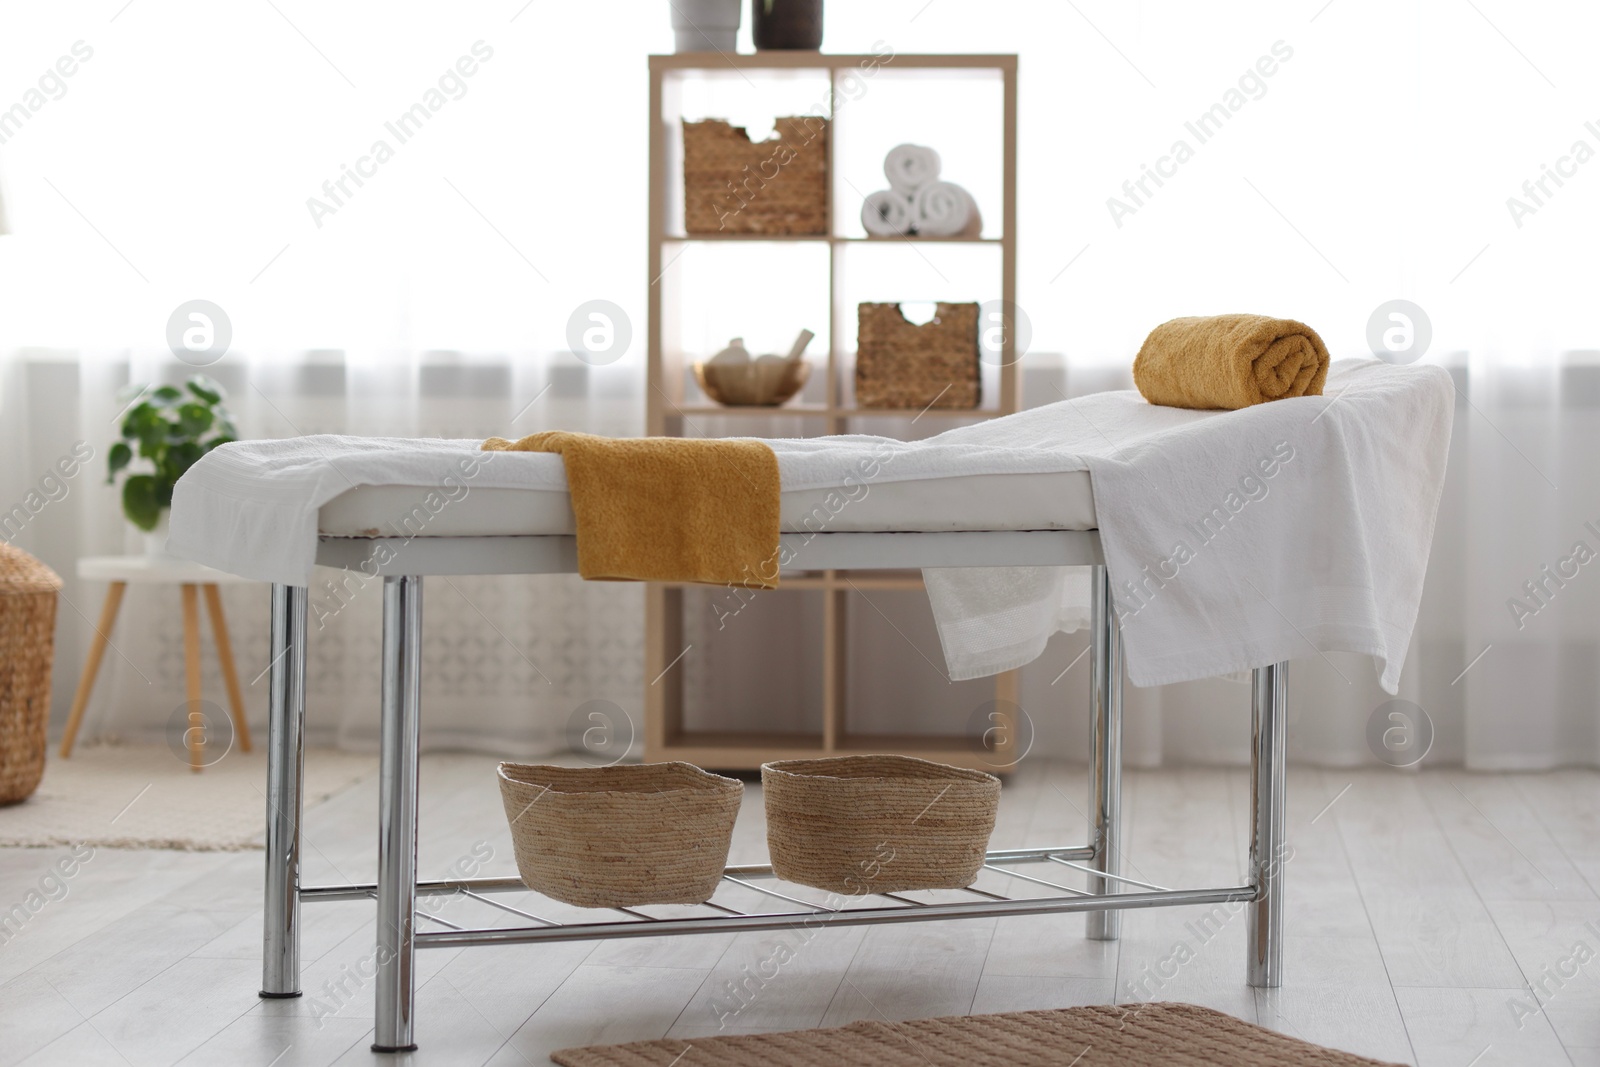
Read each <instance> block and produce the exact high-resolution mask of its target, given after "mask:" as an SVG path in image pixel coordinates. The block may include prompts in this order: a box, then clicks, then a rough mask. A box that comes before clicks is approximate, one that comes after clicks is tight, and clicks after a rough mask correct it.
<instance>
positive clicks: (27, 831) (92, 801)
mask: <svg viewBox="0 0 1600 1067" xmlns="http://www.w3.org/2000/svg"><path fill="white" fill-rule="evenodd" d="M377 771H378V758H377V757H376V756H368V755H360V754H354V753H349V752H334V751H328V750H323V749H313V750H309V751H307V752H306V791H305V803H306V806H307V807H310V806H311V805H312V804H315V803H317V802H318V801H320V800H325V799H327V798H328V797H331V796H333V795H334V794H335V793H338V792H341V791H342V790H344V789H347V788H349V787H350V786H351V785H353V784H355V783H356V782H358V781H360V780H361V779H363V778H366V777H370V776H372V775H375V774H377ZM266 787H267V754H266V752H265V750H264V749H263V748H262V745H261V744H260V743H259V742H258V743H257V745H256V750H255V751H254V752H251V753H248V754H246V753H243V752H238V751H232V752H229V753H228V754H227V755H226V756H224V757H222V758H221V759H220V760H218V761H217V762H216V763H215V764H213V765H211V766H209V767H207V768H205V770H203V771H201V772H200V773H199V774H195V773H194V772H193V771H191V770H189V767H188V765H187V764H186V763H184V762H183V761H182V759H181V758H180V756H179V755H177V754H174V753H173V752H172V751H171V750H170V749H168V748H167V747H166V746H165V745H159V744H156V745H131V744H130V745H93V746H91V745H80V746H78V747H77V748H76V749H74V750H73V753H72V758H70V759H61V758H59V757H58V756H56V755H55V753H54V752H52V753H51V755H50V762H49V763H48V764H46V766H45V771H44V780H43V781H42V782H40V783H39V789H38V792H36V793H34V794H33V796H31V797H29V798H28V799H27V800H25V801H23V802H22V803H20V804H12V805H9V806H7V807H0V846H4V845H12V846H43V847H54V846H58V845H78V844H87V845H95V846H97V847H102V848H171V849H182V850H184V851H190V852H209V851H238V850H242V849H251V848H260V847H261V845H262V842H261V836H262V833H263V829H264V827H265V824H266V810H267V800H266V795H265V790H266Z"/></svg>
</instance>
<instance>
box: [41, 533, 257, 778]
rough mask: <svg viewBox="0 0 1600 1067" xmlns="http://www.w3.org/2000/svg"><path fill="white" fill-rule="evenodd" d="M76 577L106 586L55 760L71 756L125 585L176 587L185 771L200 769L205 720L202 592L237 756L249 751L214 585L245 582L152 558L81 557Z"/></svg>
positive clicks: (240, 697)
mask: <svg viewBox="0 0 1600 1067" xmlns="http://www.w3.org/2000/svg"><path fill="white" fill-rule="evenodd" d="M78 577H79V578H82V579H84V580H86V581H102V582H110V583H111V585H110V587H109V588H108V589H107V590H106V600H105V604H104V605H103V606H102V607H101V609H100V622H99V624H98V625H97V626H96V627H95V631H94V640H93V642H91V643H90V645H89V656H88V658H87V659H86V660H84V663H83V675H82V676H81V677H80V678H79V679H78V691H77V694H76V695H74V696H73V698H72V712H71V714H70V715H68V716H67V731H66V733H65V734H63V735H62V738H61V757H62V758H63V759H65V758H67V757H68V756H70V755H72V744H73V742H74V741H75V740H76V739H77V736H78V725H79V723H81V722H82V721H83V710H84V708H85V707H87V706H88V704H89V694H90V693H92V692H93V691H94V679H95V675H96V674H98V673H99V672H100V660H101V659H102V658H103V657H104V656H105V652H106V645H107V643H108V642H109V641H110V638H111V629H112V627H114V626H115V625H116V624H117V609H119V608H120V607H121V606H122V594H123V593H125V592H126V591H127V588H128V583H129V582H138V583H147V584H159V583H165V584H176V585H178V586H180V587H181V589H182V592H183V659H184V668H185V673H186V675H187V683H188V684H187V690H188V691H187V694H186V696H187V698H188V703H189V729H188V730H187V731H186V732H185V741H186V742H187V744H188V749H189V767H190V769H191V770H194V771H199V770H200V769H201V767H203V766H204V763H203V762H202V757H203V755H204V753H205V743H206V741H205V719H204V717H203V716H202V715H201V713H200V606H199V600H198V596H197V593H198V591H199V590H204V591H205V595H206V607H207V608H208V609H209V611H210V613H211V629H212V632H213V633H214V634H215V635H216V639H217V659H218V661H219V662H220V664H221V666H222V680H223V681H224V682H225V683H226V684H227V687H228V701H229V703H230V704H231V705H232V706H231V708H230V711H231V713H232V715H233V728H234V731H235V732H236V733H237V734H238V736H239V748H240V750H241V751H244V752H249V751H250V727H249V724H247V723H246V722H245V717H244V696H243V694H242V692H241V691H240V689H239V675H238V672H237V671H235V670H234V665H233V645H232V644H231V642H229V640H228V623H227V621H226V620H225V619H224V618H223V616H222V597H221V596H220V595H219V594H218V592H217V586H219V585H221V584H223V583H228V584H233V583H236V582H247V581H249V579H247V578H240V577H239V576H238V575H234V574H227V573H224V572H223V571H219V570H213V569H212V568H210V567H206V566H202V565H201V564H199V563H190V562H189V561H188V560H183V559H176V558H169V557H152V556H86V557H84V558H83V559H80V560H79V561H78Z"/></svg>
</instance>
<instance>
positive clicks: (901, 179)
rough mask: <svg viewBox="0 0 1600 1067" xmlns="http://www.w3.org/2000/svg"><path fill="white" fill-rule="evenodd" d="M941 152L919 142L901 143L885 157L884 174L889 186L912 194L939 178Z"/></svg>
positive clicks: (906, 194) (903, 193)
mask: <svg viewBox="0 0 1600 1067" xmlns="http://www.w3.org/2000/svg"><path fill="white" fill-rule="evenodd" d="M939 166H940V163H939V153H938V152H935V151H934V150H933V149H931V148H927V147H925V146H923V145H919V144H900V145H895V146H894V147H893V148H891V149H889V154H888V155H887V156H885V157H884V158H883V176H884V177H885V178H888V179H889V188H891V189H893V190H894V191H895V192H897V193H899V194H901V195H902V196H907V197H909V196H911V195H912V194H913V193H915V192H916V191H917V190H918V189H921V188H922V187H923V186H925V185H928V184H930V183H931V182H936V181H938V180H939Z"/></svg>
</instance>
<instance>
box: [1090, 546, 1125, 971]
mask: <svg viewBox="0 0 1600 1067" xmlns="http://www.w3.org/2000/svg"><path fill="white" fill-rule="evenodd" d="M1091 573H1092V574H1093V578H1091V579H1090V580H1091V581H1092V582H1093V583H1094V590H1093V592H1092V593H1091V602H1092V616H1093V620H1094V621H1093V623H1092V627H1093V636H1092V638H1091V640H1092V641H1093V646H1092V647H1093V652H1091V653H1090V655H1091V657H1092V659H1091V663H1090V666H1089V678H1090V683H1089V685H1090V688H1091V690H1092V691H1093V692H1092V696H1091V700H1090V708H1089V720H1090V724H1089V759H1090V761H1091V762H1092V763H1093V764H1094V775H1093V780H1092V781H1091V784H1090V796H1089V803H1090V812H1089V816H1090V818H1091V819H1092V820H1093V822H1094V825H1092V826H1091V827H1090V828H1089V831H1090V834H1091V835H1092V840H1091V844H1093V845H1094V857H1093V858H1092V859H1090V861H1089V865H1090V866H1092V867H1094V868H1095V869H1096V870H1100V871H1104V872H1106V873H1107V874H1113V875H1115V874H1121V873H1122V632H1121V631H1120V630H1119V629H1118V628H1117V609H1116V602H1115V598H1114V597H1113V596H1112V593H1111V580H1110V577H1109V576H1108V574H1107V572H1106V569H1105V567H1103V566H1102V567H1094V568H1092V569H1091ZM1088 885H1089V892H1091V893H1115V892H1117V883H1116V882H1115V881H1113V880H1112V879H1110V878H1102V877H1100V876H1098V875H1092V874H1091V875H1090V876H1089V883H1088ZM1086 914H1087V917H1088V923H1087V928H1086V935H1085V936H1087V937H1089V938H1090V939H1091V940H1095V941H1115V940H1117V938H1118V937H1119V936H1121V933H1122V913H1121V912H1120V911H1091V912H1087V913H1086Z"/></svg>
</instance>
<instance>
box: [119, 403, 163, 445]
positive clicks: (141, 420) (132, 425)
mask: <svg viewBox="0 0 1600 1067" xmlns="http://www.w3.org/2000/svg"><path fill="white" fill-rule="evenodd" d="M152 421H161V415H160V413H159V412H157V411H156V409H155V408H154V407H153V406H152V405H151V404H150V402H149V401H148V400H147V401H144V402H143V403H140V404H138V405H136V406H135V407H134V408H133V409H132V410H131V411H129V412H128V413H127V414H126V415H124V416H123V417H122V436H123V437H124V438H125V439H127V440H130V441H131V440H132V439H133V438H135V437H138V436H139V433H140V429H141V427H145V426H148V425H150V423H151V422H152Z"/></svg>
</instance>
